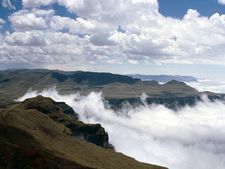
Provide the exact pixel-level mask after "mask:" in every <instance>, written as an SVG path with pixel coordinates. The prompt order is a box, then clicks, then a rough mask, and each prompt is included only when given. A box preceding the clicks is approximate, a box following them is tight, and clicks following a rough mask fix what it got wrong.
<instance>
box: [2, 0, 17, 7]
mask: <svg viewBox="0 0 225 169" xmlns="http://www.w3.org/2000/svg"><path fill="white" fill-rule="evenodd" d="M2 6H3V7H4V8H9V9H16V8H15V6H14V5H13V4H12V3H11V0H2Z"/></svg>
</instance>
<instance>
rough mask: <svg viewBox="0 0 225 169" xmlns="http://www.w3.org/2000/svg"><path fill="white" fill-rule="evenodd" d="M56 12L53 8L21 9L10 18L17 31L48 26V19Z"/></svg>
mask: <svg viewBox="0 0 225 169" xmlns="http://www.w3.org/2000/svg"><path fill="white" fill-rule="evenodd" d="M53 14H54V11H53V10H37V9H34V10H31V11H30V10H21V11H18V12H15V13H13V14H12V15H11V16H10V17H9V20H10V22H11V23H12V27H13V28H14V29H15V30H17V31H26V30H36V29H46V28H48V19H49V17H51V16H52V15H53Z"/></svg>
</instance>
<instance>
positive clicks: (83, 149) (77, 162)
mask: <svg viewBox="0 0 225 169" xmlns="http://www.w3.org/2000/svg"><path fill="white" fill-rule="evenodd" d="M69 133H70V131H69V129H68V128H66V127H65V126H64V125H62V124H59V123H56V122H55V121H53V120H51V119H50V118H49V117H48V116H47V115H45V114H43V113H40V112H39V111H37V110H34V109H30V110H27V109H25V108H24V107H23V106H22V105H20V104H17V105H12V106H10V107H8V108H4V109H0V148H1V149H0V168H1V169H6V168H9V169H14V168H17V169H20V168H21V169H22V168H33V169H39V168H42V169H45V168H46V169H47V168H58V169H64V168H68V169H72V168H73V169H76V168H80V169H81V168H96V169H163V167H159V166H154V165H149V164H144V163H140V162H137V161H136V160H134V159H132V158H130V157H127V156H125V155H123V154H120V153H115V152H114V151H113V150H108V149H104V148H101V147H98V146H95V145H94V144H91V143H87V142H84V141H80V140H77V139H75V138H74V137H71V136H70V135H69ZM22 157H23V158H22ZM7 163H10V165H9V164H7Z"/></svg>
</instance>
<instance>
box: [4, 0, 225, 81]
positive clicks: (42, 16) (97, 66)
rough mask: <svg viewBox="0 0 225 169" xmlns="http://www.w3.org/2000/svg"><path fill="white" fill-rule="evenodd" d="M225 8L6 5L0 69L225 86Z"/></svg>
mask: <svg viewBox="0 0 225 169" xmlns="http://www.w3.org/2000/svg"><path fill="white" fill-rule="evenodd" d="M224 4H225V0H159V1H157V0H124V1H121V0H102V1H99V0H92V1H90V0H36V1H32V0H11V1H10V0H1V5H0V18H1V19H0V67H1V69H9V68H10V69H11V68H48V69H63V70H90V71H110V72H114V73H121V74H127V73H141V74H180V75H193V76H197V77H205V78H210V79H221V78H223V77H224V78H225V15H224V13H225V5H224Z"/></svg>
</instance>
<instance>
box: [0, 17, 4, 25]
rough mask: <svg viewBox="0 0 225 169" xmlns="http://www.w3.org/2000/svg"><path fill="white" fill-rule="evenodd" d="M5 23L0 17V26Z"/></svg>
mask: <svg viewBox="0 0 225 169" xmlns="http://www.w3.org/2000/svg"><path fill="white" fill-rule="evenodd" d="M4 24H5V20H3V19H1V18H0V27H1V26H2V25H4Z"/></svg>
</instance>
